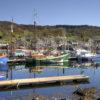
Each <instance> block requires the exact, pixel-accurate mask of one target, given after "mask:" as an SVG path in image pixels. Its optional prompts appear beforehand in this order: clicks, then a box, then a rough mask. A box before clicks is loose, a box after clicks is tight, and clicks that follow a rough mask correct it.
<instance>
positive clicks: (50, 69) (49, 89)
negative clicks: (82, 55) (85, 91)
mask: <svg viewBox="0 0 100 100" xmlns="http://www.w3.org/2000/svg"><path fill="white" fill-rule="evenodd" d="M87 65H89V67H86V66H87ZM75 66H76V67H75ZM77 66H79V67H77ZM76 74H84V75H88V76H90V82H89V83H85V84H83V83H81V84H77V85H75V84H65V85H54V86H43V87H42V86H41V88H40V87H34V88H32V87H29V88H25V89H24V88H23V89H16V90H8V91H0V100H32V98H33V96H34V95H42V96H46V97H49V98H54V97H56V98H59V97H66V98H67V100H73V98H74V97H73V95H72V93H73V91H75V90H76V89H77V88H78V87H97V88H99V89H100V78H99V77H100V64H99V63H98V64H95V65H94V64H90V63H89V64H88V63H84V64H81V65H79V64H75V65H73V67H68V66H58V68H57V66H37V67H34V66H27V65H25V64H24V65H15V66H8V65H0V76H1V77H0V80H1V81H2V80H9V79H23V78H37V77H48V76H61V75H62V76H63V75H64V76H67V75H76Z"/></svg>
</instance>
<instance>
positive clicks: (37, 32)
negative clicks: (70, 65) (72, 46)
mask: <svg viewBox="0 0 100 100" xmlns="http://www.w3.org/2000/svg"><path fill="white" fill-rule="evenodd" d="M11 25H12V23H11V22H8V21H0V43H9V44H10V43H14V44H17V45H22V46H27V47H30V46H31V47H34V44H36V43H37V44H39V45H41V44H45V43H46V44H47V46H48V45H49V44H52V45H54V44H55V43H56V44H60V42H64V41H76V40H77V41H85V42H87V41H88V40H89V39H90V38H93V37H94V36H100V27H97V26H88V25H54V26H49V25H46V26H41V25H36V26H35V28H34V25H23V24H17V23H13V32H11Z"/></svg>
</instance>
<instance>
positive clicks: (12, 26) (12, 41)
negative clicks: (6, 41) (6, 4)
mask: <svg viewBox="0 0 100 100" xmlns="http://www.w3.org/2000/svg"><path fill="white" fill-rule="evenodd" d="M12 36H13V18H12V19H11V57H12V56H13V37H12Z"/></svg>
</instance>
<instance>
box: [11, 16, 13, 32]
mask: <svg viewBox="0 0 100 100" xmlns="http://www.w3.org/2000/svg"><path fill="white" fill-rule="evenodd" d="M11 33H13V18H12V19H11Z"/></svg>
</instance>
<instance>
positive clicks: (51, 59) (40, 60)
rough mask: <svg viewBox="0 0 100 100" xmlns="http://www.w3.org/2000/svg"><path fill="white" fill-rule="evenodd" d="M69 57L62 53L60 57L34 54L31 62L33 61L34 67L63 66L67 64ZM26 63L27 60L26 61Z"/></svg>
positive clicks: (67, 54)
mask: <svg viewBox="0 0 100 100" xmlns="http://www.w3.org/2000/svg"><path fill="white" fill-rule="evenodd" d="M69 57H70V54H69V53H63V54H61V55H56V56H55V55H49V56H46V55H43V54H34V55H33V56H32V60H31V62H32V61H34V64H36V65H43V64H61V63H62V64H64V63H67V62H68V59H69ZM27 61H28V60H27Z"/></svg>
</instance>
